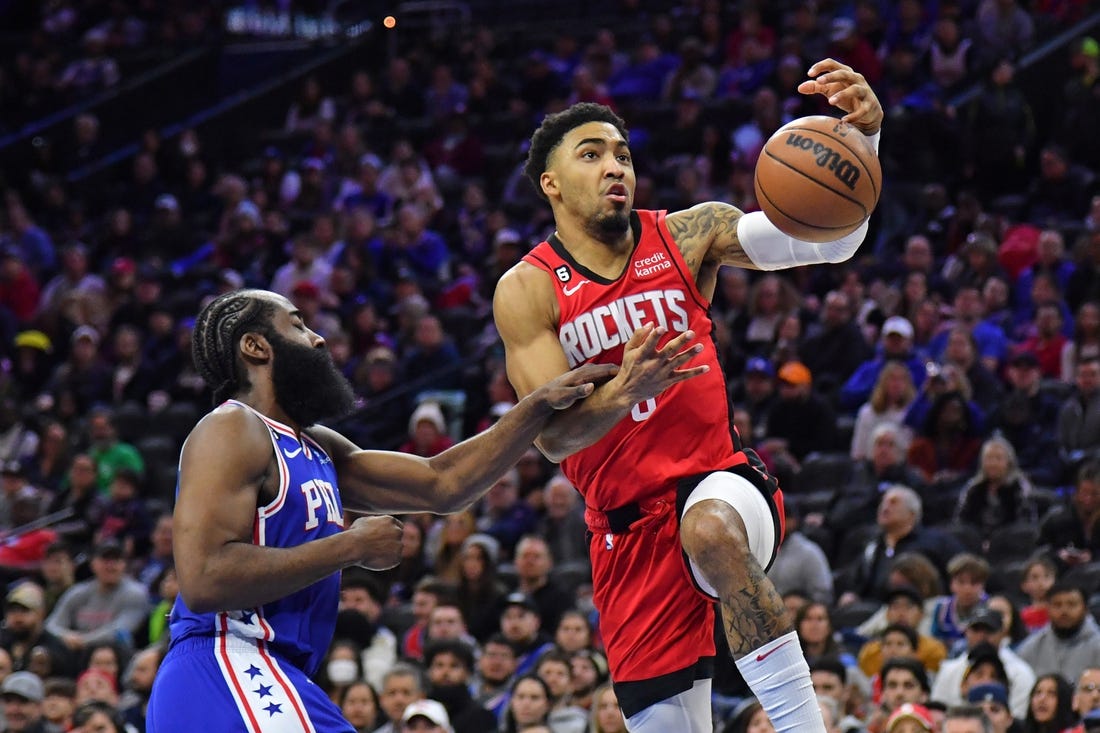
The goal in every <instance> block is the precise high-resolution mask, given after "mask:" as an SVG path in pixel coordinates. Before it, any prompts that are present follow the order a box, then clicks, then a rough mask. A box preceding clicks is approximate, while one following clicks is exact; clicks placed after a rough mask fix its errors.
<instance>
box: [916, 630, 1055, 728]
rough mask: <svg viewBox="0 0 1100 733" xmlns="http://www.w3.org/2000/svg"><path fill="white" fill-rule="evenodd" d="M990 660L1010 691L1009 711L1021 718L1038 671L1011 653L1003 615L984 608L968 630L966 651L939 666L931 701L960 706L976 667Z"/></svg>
mask: <svg viewBox="0 0 1100 733" xmlns="http://www.w3.org/2000/svg"><path fill="white" fill-rule="evenodd" d="M989 658H991V662H990V663H992V664H993V665H994V666H995V667H997V668H999V671H998V674H999V675H1000V676H1001V677H1002V682H1004V683H1005V686H1006V687H1007V688H1008V689H1009V696H1008V700H1009V705H1008V707H1009V709H1010V710H1011V711H1012V714H1013V716H1014V717H1017V718H1022V717H1024V715H1025V714H1026V712H1027V706H1028V693H1029V691H1030V690H1031V687H1032V685H1033V684H1034V683H1035V671H1034V670H1033V669H1032V668H1031V665H1030V664H1028V662H1027V661H1026V660H1024V659H1021V658H1020V657H1019V656H1018V655H1017V654H1016V653H1015V652H1013V651H1012V649H1011V647H1009V645H1008V643H1007V638H1006V635H1005V631H1004V627H1003V626H1002V625H1001V616H1000V614H999V613H997V612H996V611H991V610H989V609H983V610H982V611H981V612H979V613H977V614H975V615H974V616H973V617H972V618H971V619H970V622H969V623H968V624H967V627H966V651H965V653H964V654H962V655H961V656H959V657H955V658H954V659H949V660H947V661H945V662H944V663H943V664H942V665H941V666H940V671H939V674H937V675H936V682H935V685H933V687H932V698H933V699H935V700H939V701H941V702H944V703H946V704H947V705H960V704H962V702H963V700H965V699H966V689H964V688H966V687H969V686H970V685H967V684H966V680H967V678H968V677H971V678H972V679H971V684H973V683H975V682H977V679H980V678H977V679H975V678H973V673H974V671H975V670H974V668H975V667H977V666H978V664H979V661H980V660H983V659H987V660H988V659H989Z"/></svg>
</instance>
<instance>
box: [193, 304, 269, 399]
mask: <svg viewBox="0 0 1100 733" xmlns="http://www.w3.org/2000/svg"><path fill="white" fill-rule="evenodd" d="M263 292H264V291H261V290H234V291H233V292H230V293H225V294H224V295H220V296H218V297H217V298H215V299H214V300H212V301H210V303H208V304H207V306H206V307H205V308H203V309H202V312H201V313H199V317H198V318H197V319H196V320H195V330H194V332H193V333H192V335H191V352H192V358H193V359H194V361H195V368H196V369H197V370H198V371H199V374H200V375H201V376H202V378H203V380H205V381H206V383H207V385H209V386H210V388H211V389H212V390H213V391H214V404H215V405H218V404H221V403H222V402H224V401H225V400H227V399H228V398H229V397H231V396H232V395H234V394H236V393H237V392H238V391H240V390H241V389H243V388H246V387H248V386H249V385H248V378H247V377H246V376H245V375H244V373H243V372H242V371H241V370H240V369H239V368H238V365H237V343H238V342H239V341H240V338H241V336H243V335H244V334H246V333H248V332H249V331H258V332H260V333H265V334H266V333H269V332H271V330H272V329H271V319H272V318H273V317H274V315H275V304H274V303H273V302H272V301H271V300H269V299H268V298H265V297H263Z"/></svg>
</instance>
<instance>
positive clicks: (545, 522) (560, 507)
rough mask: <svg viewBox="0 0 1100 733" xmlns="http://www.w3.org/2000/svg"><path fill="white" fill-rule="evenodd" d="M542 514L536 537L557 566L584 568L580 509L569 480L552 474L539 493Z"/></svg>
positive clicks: (585, 550) (585, 547)
mask: <svg viewBox="0 0 1100 733" xmlns="http://www.w3.org/2000/svg"><path fill="white" fill-rule="evenodd" d="M542 494H543V506H544V508H545V511H544V512H543V514H542V516H541V517H540V518H539V520H538V525H537V527H536V529H535V532H536V534H538V535H539V536H540V537H543V538H544V539H545V540H546V542H547V545H548V546H549V548H550V553H551V555H552V556H553V558H554V560H555V562H557V563H558V564H559V565H565V564H566V563H580V564H585V565H587V564H588V542H587V541H586V540H585V523H584V505H583V504H582V503H581V502H580V501H579V497H580V494H578V493H577V490H576V489H575V488H573V484H571V483H570V482H569V479H567V478H565V477H564V476H562V475H561V474H555V475H554V476H553V477H551V478H550V480H549V481H547V482H546V486H545V488H543V490H542Z"/></svg>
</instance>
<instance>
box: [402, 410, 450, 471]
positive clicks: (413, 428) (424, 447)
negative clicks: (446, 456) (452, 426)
mask: <svg viewBox="0 0 1100 733" xmlns="http://www.w3.org/2000/svg"><path fill="white" fill-rule="evenodd" d="M408 428H409V439H408V441H406V442H405V443H403V444H402V445H401V447H400V448H399V450H400V451H401V452H403V453H412V454H413V455H417V456H423V457H425V458H430V457H431V456H434V455H437V454H439V453H442V452H443V451H445V450H447V448H449V447H451V446H452V445H454V440H453V439H452V438H451V436H450V435H449V434H448V432H447V424H446V422H445V421H444V418H443V410H442V408H440V406H439V404H438V403H436V402H422V403H420V405H418V406H417V408H416V409H415V410H413V414H412V416H411V417H410V418H409V426H408Z"/></svg>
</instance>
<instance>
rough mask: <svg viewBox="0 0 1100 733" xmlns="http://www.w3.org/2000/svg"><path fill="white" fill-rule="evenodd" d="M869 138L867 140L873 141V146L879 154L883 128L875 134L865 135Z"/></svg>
mask: <svg viewBox="0 0 1100 733" xmlns="http://www.w3.org/2000/svg"><path fill="white" fill-rule="evenodd" d="M864 137H865V138H867V142H869V143H871V147H872V148H874V149H875V155H878V141H879V138H881V137H882V128H881V127H880V128H879V129H878V130H877V131H875V134H874V135H864Z"/></svg>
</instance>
